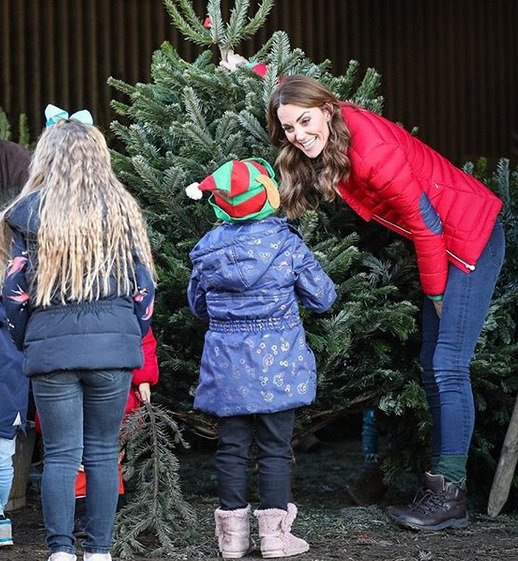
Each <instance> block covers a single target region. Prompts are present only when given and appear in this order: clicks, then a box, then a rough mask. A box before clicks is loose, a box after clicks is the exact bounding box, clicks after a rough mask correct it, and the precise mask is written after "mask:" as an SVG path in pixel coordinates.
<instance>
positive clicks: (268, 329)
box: [188, 217, 336, 417]
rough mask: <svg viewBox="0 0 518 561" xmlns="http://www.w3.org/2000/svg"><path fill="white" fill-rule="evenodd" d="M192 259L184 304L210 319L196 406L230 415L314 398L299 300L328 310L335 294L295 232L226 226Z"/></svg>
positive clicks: (259, 224)
mask: <svg viewBox="0 0 518 561" xmlns="http://www.w3.org/2000/svg"><path fill="white" fill-rule="evenodd" d="M190 257H191V260H192V262H193V272H192V276H191V280H190V283H189V289H188V298H189V305H190V307H191V310H192V312H193V313H194V314H195V315H196V316H198V317H200V318H202V319H207V320H208V321H209V329H208V331H207V333H206V335H205V345H204V349H203V355H202V360H201V369H200V380H199V385H198V388H197V391H196V396H195V400H194V407H195V408H196V409H201V410H202V411H205V412H208V413H212V414H214V415H217V416H220V417H227V416H234V415H246V414H253V413H274V412H277V411H283V410H286V409H292V408H295V407H299V406H301V405H307V404H309V403H311V402H312V401H314V399H315V394H316V367H315V358H314V355H313V352H312V351H311V349H310V348H309V346H308V345H307V343H306V337H305V334H304V328H303V326H302V323H301V319H300V315H299V307H298V302H297V298H298V299H299V300H300V302H301V303H302V305H303V306H305V307H306V308H309V309H311V310H313V311H315V312H325V311H326V310H327V309H328V308H329V307H330V306H331V305H332V304H333V302H334V301H335V299H336V292H335V287H334V284H333V282H332V281H331V279H330V278H329V277H328V276H327V274H326V273H325V272H324V270H323V269H322V267H321V266H320V264H319V263H318V261H317V260H316V259H315V258H314V256H313V254H312V253H311V251H310V250H309V249H308V248H307V246H306V245H305V244H304V242H303V241H302V239H301V236H300V234H299V232H297V230H296V229H295V228H293V227H291V226H290V225H289V224H287V222H286V221H285V220H283V219H280V218H276V217H269V218H266V219H264V220H260V221H247V222H242V223H239V224H228V223H225V224H222V225H221V226H218V227H217V228H215V229H214V230H212V231H210V232H209V233H208V234H206V235H205V236H204V237H203V238H202V239H201V240H200V241H199V242H198V244H197V245H196V247H195V248H194V249H193V250H192V252H191V254H190Z"/></svg>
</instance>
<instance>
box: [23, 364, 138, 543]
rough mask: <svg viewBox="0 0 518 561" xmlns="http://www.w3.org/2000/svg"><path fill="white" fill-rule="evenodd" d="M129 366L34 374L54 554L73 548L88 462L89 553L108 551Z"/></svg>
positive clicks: (46, 511)
mask: <svg viewBox="0 0 518 561" xmlns="http://www.w3.org/2000/svg"><path fill="white" fill-rule="evenodd" d="M130 384H131V370H74V371H56V372H51V373H49V374H40V375H37V376H33V377H32V388H33V392H34V400H35V402H36V408H37V410H38V413H39V416H40V420H41V427H42V431H43V444H44V448H45V463H44V468H43V477H42V483H41V501H42V506H43V518H44V521H45V530H46V535H47V545H48V547H49V549H50V552H51V553H54V552H56V551H65V552H67V553H74V552H75V546H74V544H75V538H74V536H73V527H74V508H75V493H74V487H75V479H76V476H77V472H78V470H79V465H80V464H81V462H82V463H83V465H84V466H85V471H86V477H87V485H88V493H87V496H86V534H87V536H88V537H87V538H86V540H85V542H84V549H85V551H88V552H91V553H107V552H108V551H109V549H110V544H111V540H112V534H113V526H114V521H115V510H116V507H117V496H118V480H119V479H118V471H117V453H118V436H119V429H120V425H121V420H122V416H123V414H124V409H125V406H126V402H127V399H128V392H129V388H130Z"/></svg>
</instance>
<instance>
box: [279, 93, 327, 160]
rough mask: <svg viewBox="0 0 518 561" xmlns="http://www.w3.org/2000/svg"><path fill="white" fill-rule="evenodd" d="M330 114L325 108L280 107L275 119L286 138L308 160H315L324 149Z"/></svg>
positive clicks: (290, 105) (288, 105) (287, 105)
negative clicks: (277, 120)
mask: <svg viewBox="0 0 518 561" xmlns="http://www.w3.org/2000/svg"><path fill="white" fill-rule="evenodd" d="M330 117H331V114H330V112H329V111H327V110H326V109H325V108H324V109H321V108H320V107H300V106H299V105H292V104H289V103H288V104H286V105H280V106H279V109H277V118H278V119H279V122H280V123H281V126H282V128H283V129H284V133H285V134H286V138H287V139H288V140H289V141H290V142H291V143H292V144H293V145H294V146H296V147H297V148H298V149H299V150H302V152H304V154H306V156H307V157H308V158H316V157H318V156H319V155H320V154H321V153H322V150H323V149H324V146H325V145H326V143H327V140H328V138H329V119H330Z"/></svg>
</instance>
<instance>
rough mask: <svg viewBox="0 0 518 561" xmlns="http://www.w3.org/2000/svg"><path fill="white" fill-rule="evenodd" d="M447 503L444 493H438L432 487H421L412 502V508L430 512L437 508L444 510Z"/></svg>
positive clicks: (421, 511) (425, 512) (426, 512)
mask: <svg viewBox="0 0 518 561" xmlns="http://www.w3.org/2000/svg"><path fill="white" fill-rule="evenodd" d="M445 505H446V496H445V494H444V493H436V492H434V491H432V490H430V489H420V490H419V491H418V492H417V494H416V496H415V498H414V503H413V504H412V510H415V511H417V512H420V513H422V514H429V513H431V512H435V511H437V510H442V509H443V508H444V507H445Z"/></svg>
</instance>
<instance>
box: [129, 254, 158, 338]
mask: <svg viewBox="0 0 518 561" xmlns="http://www.w3.org/2000/svg"><path fill="white" fill-rule="evenodd" d="M134 263H135V276H136V279H137V292H136V294H135V295H134V296H133V309H134V311H135V315H136V316H137V319H138V322H139V325H140V331H141V333H142V337H144V336H145V335H146V333H147V332H148V331H149V327H150V325H151V317H152V315H153V309H154V306H155V283H154V281H153V278H152V277H151V273H150V272H149V271H148V270H147V268H146V267H145V266H144V265H143V264H142V263H141V262H140V261H139V260H138V258H136V257H134Z"/></svg>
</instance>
